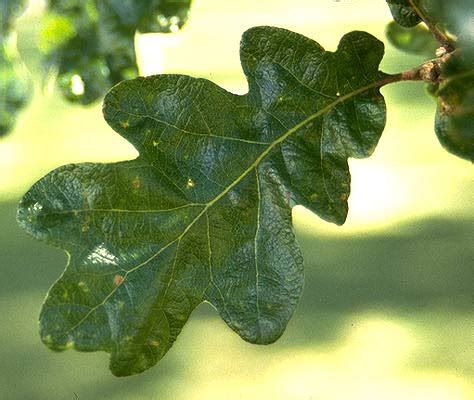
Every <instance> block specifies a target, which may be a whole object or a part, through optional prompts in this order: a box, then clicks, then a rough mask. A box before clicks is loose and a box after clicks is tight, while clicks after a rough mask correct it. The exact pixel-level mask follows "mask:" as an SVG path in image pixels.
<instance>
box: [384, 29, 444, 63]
mask: <svg viewBox="0 0 474 400" xmlns="http://www.w3.org/2000/svg"><path fill="white" fill-rule="evenodd" d="M385 34H386V36H387V38H388V40H389V41H390V43H391V44H392V45H393V46H394V47H395V48H397V49H398V50H401V51H404V52H405V53H410V54H416V55H421V56H426V57H430V58H434V56H435V52H436V49H437V48H438V47H439V46H440V45H439V43H438V42H437V41H436V40H435V39H434V37H433V35H432V34H431V32H430V31H429V30H428V29H427V28H426V27H425V26H424V25H421V24H420V25H417V26H415V27H413V28H404V27H403V26H401V25H399V24H397V23H396V22H395V21H392V22H390V23H389V24H388V25H387V28H386V30H385Z"/></svg>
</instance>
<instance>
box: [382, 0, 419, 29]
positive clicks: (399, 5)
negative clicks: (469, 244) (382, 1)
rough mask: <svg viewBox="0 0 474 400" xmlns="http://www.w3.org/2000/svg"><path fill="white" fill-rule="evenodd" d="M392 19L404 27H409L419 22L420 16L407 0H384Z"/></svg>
mask: <svg viewBox="0 0 474 400" xmlns="http://www.w3.org/2000/svg"><path fill="white" fill-rule="evenodd" d="M386 1H387V4H388V6H389V7H390V11H391V13H392V16H393V19H394V20H395V21H396V22H397V23H398V24H400V25H401V26H404V27H405V28H411V27H413V26H415V25H417V24H419V23H420V22H421V18H420V16H419V15H418V14H417V12H416V11H415V10H414V9H413V7H412V4H411V3H410V1H409V0H386Z"/></svg>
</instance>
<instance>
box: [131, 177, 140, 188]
mask: <svg viewBox="0 0 474 400" xmlns="http://www.w3.org/2000/svg"><path fill="white" fill-rule="evenodd" d="M140 184H141V181H140V178H138V176H137V177H136V178H135V179H134V180H133V181H132V186H133V188H135V189H138V188H139V187H140Z"/></svg>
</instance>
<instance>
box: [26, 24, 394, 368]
mask: <svg viewBox="0 0 474 400" xmlns="http://www.w3.org/2000/svg"><path fill="white" fill-rule="evenodd" d="M383 52H384V49H383V44H382V43H381V42H379V41H378V40H377V39H375V38H374V37H372V36H371V35H369V34H367V33H365V32H352V33H349V34H347V35H345V36H344V37H343V38H342V39H341V41H340V44H339V47H338V49H337V51H336V52H329V51H325V50H324V49H323V48H322V47H321V46H320V45H319V44H318V43H316V42H314V41H313V40H311V39H308V38H306V37H304V36H301V35H299V34H296V33H293V32H290V31H287V30H284V29H279V28H273V27H257V28H252V29H250V30H249V31H247V32H246V33H245V34H244V36H243V38H242V42H241V62H242V67H243V70H244V72H245V75H246V76H247V80H248V84H249V92H248V94H246V95H243V96H240V95H235V94H232V93H229V92H227V91H226V90H224V89H222V88H220V87H219V86H217V85H215V84H213V83H212V82H210V81H208V80H205V79H196V78H191V77H189V76H183V75H157V76H152V77H147V78H137V79H134V80H130V81H125V82H122V83H120V84H118V85H117V86H115V87H114V88H113V89H112V90H111V91H110V92H109V94H108V95H107V96H106V98H105V101H104V108H103V110H104V116H105V119H106V120H107V122H108V123H109V125H110V126H111V127H112V128H113V129H114V130H116V131H117V132H118V133H119V134H120V135H122V136H123V137H124V138H125V139H127V140H128V141H129V142H130V143H132V144H133V145H134V146H135V147H136V149H137V150H138V151H139V154H140V155H139V157H138V158H137V159H135V160H132V161H125V162H120V163H114V164H91V163H85V164H72V165H67V166H63V167H60V168H58V169H56V170H54V171H52V172H51V173H49V174H48V175H47V176H45V177H44V178H42V179H41V180H40V181H39V182H37V183H36V184H35V185H34V186H33V187H32V188H31V189H30V190H29V191H28V193H27V194H26V195H25V196H24V198H23V199H22V201H21V203H20V205H19V209H18V221H19V223H20V225H21V226H22V227H23V228H24V229H26V231H27V232H29V233H30V234H32V235H33V236H35V237H36V238H38V239H40V240H44V241H46V242H48V243H50V244H53V245H55V246H58V247H60V248H63V249H65V250H66V251H67V252H68V253H69V255H70V259H69V263H68V266H67V268H66V270H65V271H64V273H63V275H62V276H61V277H60V278H59V280H58V281H57V282H56V283H55V284H54V285H53V287H52V288H51V289H50V291H49V293H48V296H47V298H46V300H45V303H44V305H43V308H42V311H41V315H40V328H41V337H42V340H43V342H44V343H45V344H46V345H47V346H48V347H49V348H51V349H53V350H64V349H66V348H74V349H76V350H79V351H97V350H103V351H106V352H109V353H111V362H110V368H111V370H112V372H113V373H114V374H115V375H119V376H123V375H130V374H135V373H139V372H141V371H144V370H145V369H147V368H150V367H151V366H153V365H154V364H155V363H156V362H157V361H158V360H159V359H160V358H162V357H163V356H164V354H165V353H166V352H167V351H168V349H169V348H170V347H171V346H172V344H173V342H174V341H175V340H176V338H177V336H178V334H179V332H180V331H181V329H182V328H183V326H184V324H185V323H186V321H187V319H188V318H189V315H190V314H191V312H192V310H193V309H194V308H195V307H196V306H197V305H198V304H199V303H201V302H203V301H207V302H209V303H211V304H212V305H213V306H214V307H215V308H216V309H217V311H218V312H219V314H220V315H221V316H222V318H223V319H224V320H225V322H226V323H227V324H228V325H229V326H230V327H231V328H232V329H233V330H234V331H235V332H237V333H238V334H239V335H240V336H241V337H242V338H243V339H244V340H247V341H249V342H251V343H259V344H267V343H271V342H273V341H275V340H277V339H278V338H279V337H280V336H281V335H282V333H283V331H284V329H285V327H286V325H287V323H288V321H289V319H290V318H291V315H292V314H293V312H294V310H295V307H296V305H297V302H298V299H299V297H300V295H301V291H302V287H303V260H302V257H301V253H300V249H299V246H298V244H297V242H296V239H295V235H294V232H293V229H292V218H291V208H292V206H293V205H295V204H301V205H304V206H305V207H307V208H309V209H310V210H312V211H314V212H315V213H317V214H318V215H319V216H321V217H322V218H324V219H326V220H328V221H331V222H334V223H337V224H342V223H343V222H344V220H345V218H346V215H347V199H348V196H349V191H350V174H349V169H348V164H347V159H348V157H367V156H369V155H370V154H371V153H372V152H373V150H374V148H375V146H376V144H377V142H378V140H379V138H380V135H381V133H382V130H383V128H384V124H385V104H384V100H383V97H382V96H381V94H380V93H379V90H378V88H379V87H380V86H381V85H382V84H383V83H384V82H386V78H387V76H386V75H385V74H383V73H381V72H380V71H378V66H379V63H380V61H381V59H382V56H383Z"/></svg>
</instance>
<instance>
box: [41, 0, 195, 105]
mask: <svg viewBox="0 0 474 400" xmlns="http://www.w3.org/2000/svg"><path fill="white" fill-rule="evenodd" d="M190 5H191V0H148V1H146V0H142V1H138V2H137V1H132V0H125V1H118V0H104V1H98V0H87V1H83V0H50V1H49V3H48V13H47V15H46V17H45V19H44V22H43V28H42V31H41V35H40V48H41V49H42V51H43V52H44V55H45V68H46V70H47V71H49V72H50V73H52V74H53V76H54V75H57V83H58V86H59V88H60V90H61V93H62V94H63V96H64V97H65V98H66V99H67V100H69V101H71V102H77V103H80V104H84V105H86V104H90V103H92V102H94V101H96V100H98V99H100V98H102V97H103V95H104V94H105V93H106V92H107V90H108V89H110V88H111V87H112V86H113V85H115V84H116V83H118V82H120V81H122V80H124V79H130V78H133V77H135V76H137V75H138V67H137V64H136V56H135V46H134V35H135V32H136V31H137V30H138V31H139V32H142V33H148V32H162V33H168V32H176V31H177V30H179V29H180V28H181V27H182V26H183V24H184V23H185V22H186V19H187V16H188V11H189V7H190Z"/></svg>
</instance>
